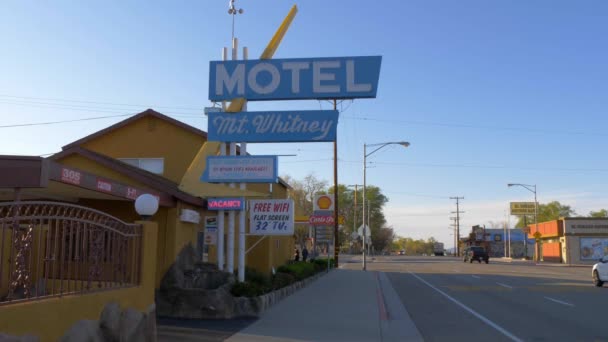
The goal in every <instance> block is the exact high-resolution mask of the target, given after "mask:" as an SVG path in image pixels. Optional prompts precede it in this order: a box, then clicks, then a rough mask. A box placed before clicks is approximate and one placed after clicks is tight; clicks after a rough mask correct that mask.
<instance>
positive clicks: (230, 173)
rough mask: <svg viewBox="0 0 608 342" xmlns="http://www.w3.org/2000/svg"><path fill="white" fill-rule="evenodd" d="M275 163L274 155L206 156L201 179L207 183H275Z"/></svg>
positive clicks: (276, 176)
mask: <svg viewBox="0 0 608 342" xmlns="http://www.w3.org/2000/svg"><path fill="white" fill-rule="evenodd" d="M239 141H241V140H239ZM277 164H278V163H277V157H276V156H208V157H207V167H206V168H205V172H204V173H203V175H202V176H201V180H202V181H203V182H207V183H232V182H235V183H236V182H238V183H276V181H277V179H278V165H277Z"/></svg>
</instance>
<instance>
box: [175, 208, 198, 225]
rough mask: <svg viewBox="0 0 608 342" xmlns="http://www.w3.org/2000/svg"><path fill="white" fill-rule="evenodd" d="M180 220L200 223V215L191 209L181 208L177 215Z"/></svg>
mask: <svg viewBox="0 0 608 342" xmlns="http://www.w3.org/2000/svg"><path fill="white" fill-rule="evenodd" d="M179 219H180V221H182V222H189V223H200V222H201V215H200V214H199V213H198V212H197V211H195V210H191V209H182V214H181V215H180V216H179Z"/></svg>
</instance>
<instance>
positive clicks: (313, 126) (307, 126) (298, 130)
mask: <svg viewBox="0 0 608 342" xmlns="http://www.w3.org/2000/svg"><path fill="white" fill-rule="evenodd" d="M208 122H209V123H208V127H207V130H208V133H207V134H208V139H209V140H210V141H221V142H230V141H242V142H261V143H264V142H328V141H335V140H336V130H337V127H338V111H337V110H299V111H271V112H238V113H209V121H208Z"/></svg>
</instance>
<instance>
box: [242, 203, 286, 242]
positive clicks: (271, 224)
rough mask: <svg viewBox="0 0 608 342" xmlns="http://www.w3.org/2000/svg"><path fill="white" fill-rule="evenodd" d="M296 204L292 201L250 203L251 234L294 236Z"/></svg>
mask: <svg viewBox="0 0 608 342" xmlns="http://www.w3.org/2000/svg"><path fill="white" fill-rule="evenodd" d="M293 232H294V203H293V200H291V199H263V200H250V201H249V234H251V235H293Z"/></svg>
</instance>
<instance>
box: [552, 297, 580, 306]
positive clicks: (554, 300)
mask: <svg viewBox="0 0 608 342" xmlns="http://www.w3.org/2000/svg"><path fill="white" fill-rule="evenodd" d="M545 299H547V300H550V301H552V302H555V303H558V304H562V305H566V306H574V304H570V303H568V302H564V301H561V300H559V299H555V298H551V297H545Z"/></svg>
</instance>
